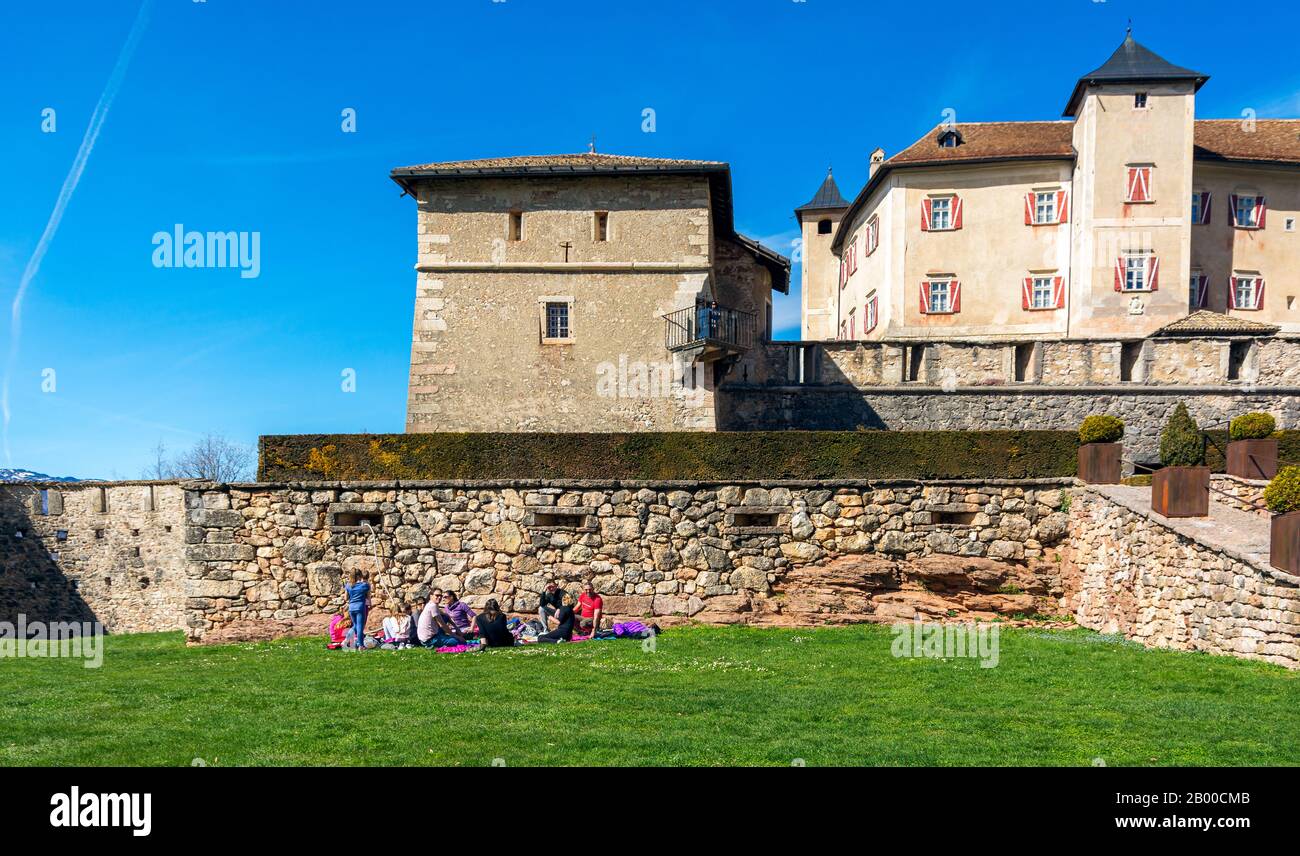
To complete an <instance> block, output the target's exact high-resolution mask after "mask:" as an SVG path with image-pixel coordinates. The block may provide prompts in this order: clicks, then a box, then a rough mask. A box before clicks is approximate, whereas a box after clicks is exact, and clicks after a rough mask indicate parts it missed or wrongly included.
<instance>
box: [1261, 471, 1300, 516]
mask: <svg viewBox="0 0 1300 856" xmlns="http://www.w3.org/2000/svg"><path fill="white" fill-rule="evenodd" d="M1264 503H1265V504H1266V505H1268V510H1269V511H1272V512H1273V513H1275V514H1286V513H1288V512H1291V511H1300V467H1283V468H1282V469H1280V470H1278V471H1277V475H1275V476H1273V480H1272V481H1271V482H1269V483H1268V487H1266V488H1264Z"/></svg>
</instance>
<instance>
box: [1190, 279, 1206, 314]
mask: <svg viewBox="0 0 1300 856" xmlns="http://www.w3.org/2000/svg"><path fill="white" fill-rule="evenodd" d="M1193 285H1194V287H1195V288H1196V294H1195V295H1193V297H1194V298H1195V300H1194V302H1193V304H1192V305H1193V306H1194V307H1196V308H1197V309H1204V308H1205V307H1206V306H1208V305H1209V302H1210V277H1209V275H1208V274H1203V273H1201V274H1197V275H1196V276H1195V277H1194V282H1193Z"/></svg>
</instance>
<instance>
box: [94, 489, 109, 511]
mask: <svg viewBox="0 0 1300 856" xmlns="http://www.w3.org/2000/svg"><path fill="white" fill-rule="evenodd" d="M95 490H96V493H95V511H97V512H99V513H100V514H107V513H108V489H107V488H102V487H101V488H96V489H95Z"/></svg>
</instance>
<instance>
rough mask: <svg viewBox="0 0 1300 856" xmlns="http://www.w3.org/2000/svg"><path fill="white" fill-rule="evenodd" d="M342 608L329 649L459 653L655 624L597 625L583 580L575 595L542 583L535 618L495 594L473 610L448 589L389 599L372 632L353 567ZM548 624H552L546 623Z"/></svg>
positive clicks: (596, 608) (359, 574) (367, 591)
mask: <svg viewBox="0 0 1300 856" xmlns="http://www.w3.org/2000/svg"><path fill="white" fill-rule="evenodd" d="M343 590H344V593H345V594H346V596H347V610H346V612H340V613H339V614H337V615H335V616H334V617H333V619H332V620H331V621H330V628H329V646H328V647H330V648H344V649H349V650H359V651H360V650H366V649H367V648H388V649H397V648H414V647H424V648H432V649H435V650H439V651H446V652H459V651H468V650H482V649H484V648H509V647H513V646H514V645H518V644H525V643H531V642H539V643H558V642H573V641H581V640H583V639H591V638H637V639H643V638H646V637H647V636H649V635H651V634H652V633H657V632H658V628H650V627H646V626H645V625H643V624H641V623H640V622H638V621H631V622H623V623H619V624H615V625H614V626H613V627H612V628H611V629H610V630H602V629H601V619H602V617H603V613H604V610H605V602H604V600H603V599H602V598H601V596H600V595H599V594H598V593H597V592H596V587H595V585H594V584H593V583H592V581H591V580H590V579H588V580H587V581H586V582H585V583H584V584H583V587H582V592H581V593H580V594H579V595H578V597H577V598H576V599H574V598H573V596H572V595H570V594H569V593H568V592H566V591H565V590H564V589H562V588H560V587H559V585H557V584H556V583H555V582H548V583H547V584H546V588H545V590H544V591H543V592H542V593H541V595H540V596H539V598H538V606H537V618H536V620H529V621H523V620H521V619H519V618H509V617H508V616H507V615H506V614H505V612H504V611H502V609H501V605H500V604H499V603H498V602H497V600H496V599H495V598H492V599H490V600H488V601H487V602H486V603H484V604H483V611H482V612H479V613H477V614H476V613H475V612H474V610H473V609H471V608H470V606H469V604H467V603H465V601H463V600H461V599H460V597H459V596H458V595H457V593H456V592H454V591H450V590H448V591H444V590H442V589H439V588H435V589H433V591H431V592H430V593H429V598H428V600H427V601H425V602H423V603H421V602H420V601H418V600H414V601H411V602H410V603H404V602H402V601H401V600H400V599H398V598H394V599H393V600H390V601H389V603H388V610H389V612H390V613H391V615H389V616H388V617H387V618H385V619H384V620H383V623H382V627H381V629H380V630H379V631H378V633H377V634H375V635H371V634H370V633H369V632H368V631H367V630H366V621H367V619H368V618H369V617H370V607H371V601H372V594H373V588H372V587H371V585H370V577H369V573H368V572H367V571H364V570H354V571H352V573H351V574H350V575H349V581H348V582H347V583H346V584H345V585H344V587H343ZM552 624H553V625H554V626H552Z"/></svg>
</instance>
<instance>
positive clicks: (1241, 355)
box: [1228, 342, 1251, 380]
mask: <svg viewBox="0 0 1300 856" xmlns="http://www.w3.org/2000/svg"><path fill="white" fill-rule="evenodd" d="M1250 347H1251V343H1250V342H1233V343H1232V344H1230V345H1229V346H1228V380H1241V378H1242V375H1243V374H1244V373H1245V369H1246V360H1247V359H1248V358H1249V357H1250Z"/></svg>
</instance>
